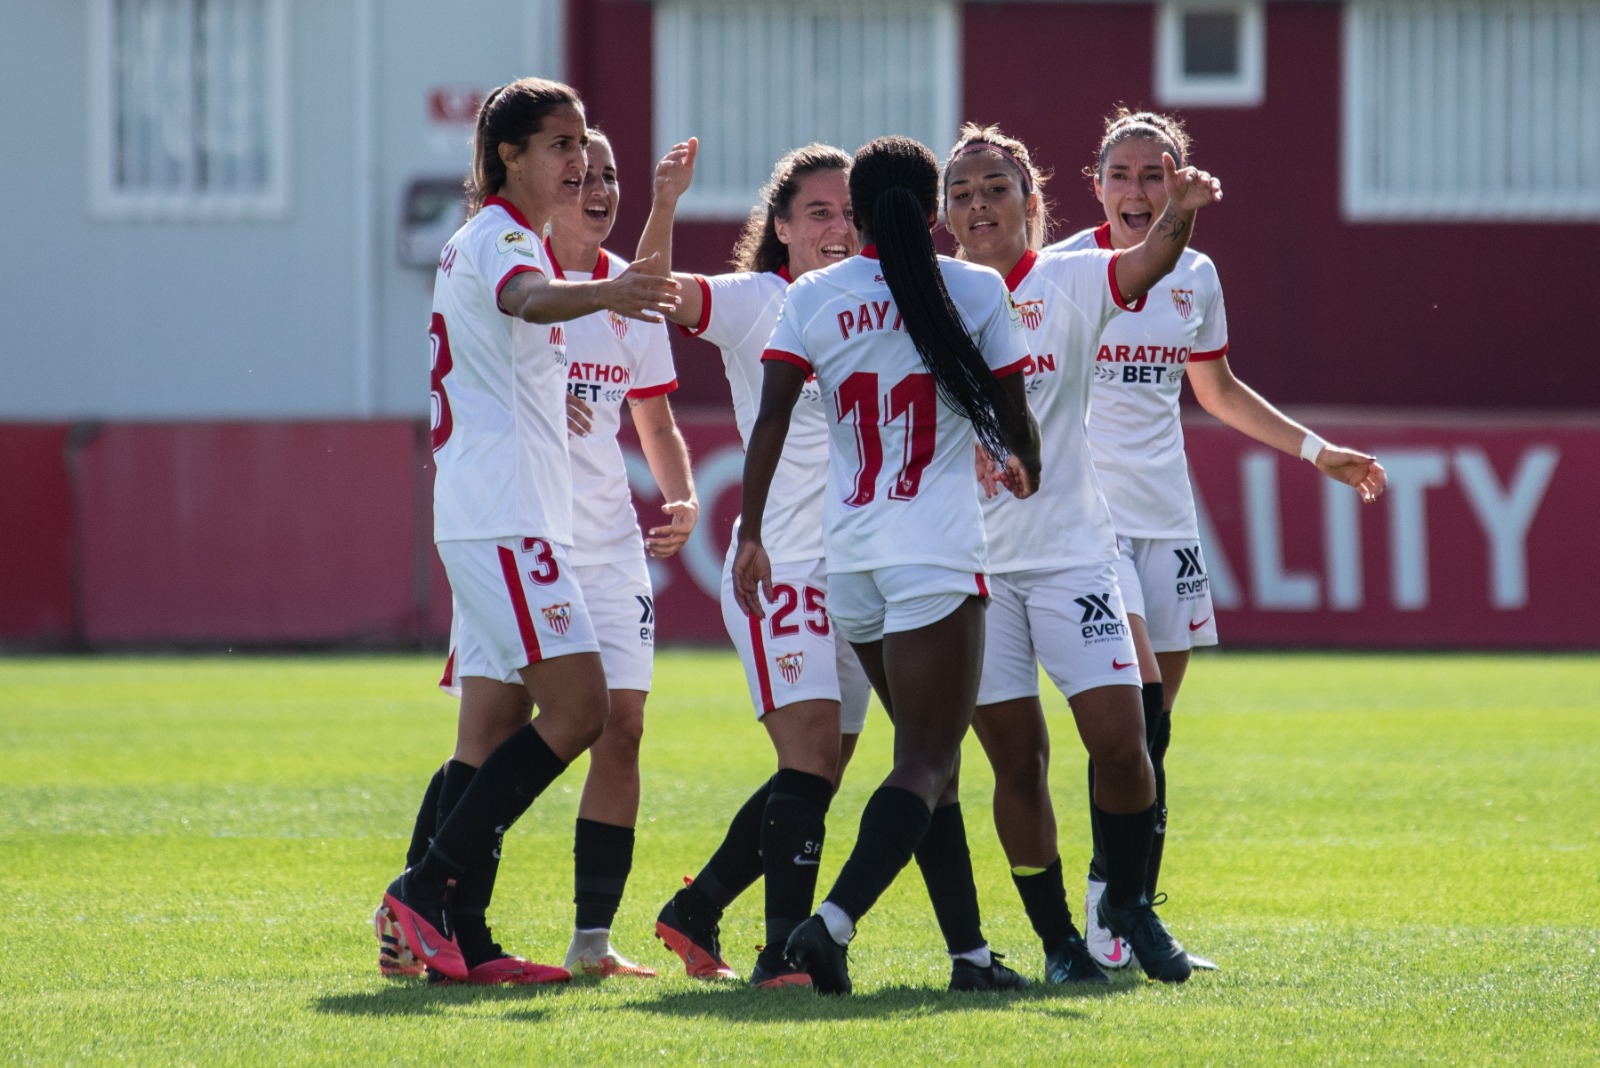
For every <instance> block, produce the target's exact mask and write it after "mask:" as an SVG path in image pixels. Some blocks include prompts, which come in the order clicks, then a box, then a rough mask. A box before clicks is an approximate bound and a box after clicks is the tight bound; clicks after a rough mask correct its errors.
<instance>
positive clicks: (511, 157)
mask: <svg viewBox="0 0 1600 1068" xmlns="http://www.w3.org/2000/svg"><path fill="white" fill-rule="evenodd" d="M585 129H586V127H585V126H584V121H583V112H582V111H580V110H579V109H577V108H575V107H573V106H572V105H570V104H563V105H562V106H561V107H558V108H556V109H555V110H554V111H552V112H550V113H549V114H548V115H546V116H545V117H544V123H543V124H542V125H541V126H540V127H539V129H538V131H537V132H536V133H533V134H531V135H530V136H529V137H528V141H527V143H526V144H524V145H523V146H522V147H521V148H515V147H513V146H511V145H509V144H506V143H504V142H502V143H501V145H500V158H501V159H502V160H504V161H505V165H506V187H505V189H504V190H502V193H503V194H504V195H505V196H506V197H507V199H509V200H510V201H511V202H512V203H513V204H515V205H517V207H518V208H520V209H521V210H522V213H523V214H524V215H526V216H527V218H528V220H529V221H530V222H531V223H533V224H534V225H535V226H542V225H543V223H544V221H545V220H548V219H549V218H550V216H551V215H553V214H555V213H556V211H557V210H559V209H560V208H562V207H564V206H566V205H568V204H572V203H575V202H576V201H577V200H578V198H579V196H580V194H581V193H582V192H583V176H584V172H585V170H586V169H587V160H586V157H585V149H586V148H587V146H588V144H589V138H588V135H587V134H586V133H584V130H585Z"/></svg>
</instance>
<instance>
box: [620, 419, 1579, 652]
mask: <svg viewBox="0 0 1600 1068" xmlns="http://www.w3.org/2000/svg"><path fill="white" fill-rule="evenodd" d="M1307 420H1308V421H1309V422H1310V423H1311V424H1312V425H1314V426H1316V427H1317V429H1318V431H1319V432H1320V433H1321V434H1322V435H1323V436H1324V437H1327V438H1328V439H1330V440H1333V441H1338V442H1341V443H1343V444H1348V445H1350V446H1352V447H1354V448H1361V449H1366V450H1368V451H1371V452H1374V453H1375V454H1376V455H1377V456H1378V457H1379V458H1380V460H1381V461H1382V462H1383V463H1384V464H1385V465H1386V467H1387V470H1388V473H1389V490H1388V492H1387V493H1386V494H1385V495H1384V497H1383V498H1382V499H1381V500H1379V501H1378V502H1377V503H1376V504H1373V505H1370V506H1363V505H1361V504H1360V502H1359V501H1358V499H1357V498H1356V495H1355V493H1354V492H1353V491H1352V490H1350V489H1349V488H1348V487H1345V486H1342V485H1339V484H1337V483H1334V482H1332V481H1331V480H1329V479H1326V478H1323V477H1321V476H1320V475H1318V474H1317V472H1316V471H1315V470H1313V469H1312V468H1311V466H1310V465H1309V464H1306V463H1304V462H1303V461H1300V460H1297V459H1293V458H1290V457H1287V456H1284V455H1282V454H1281V453H1278V452H1275V451H1274V450H1271V449H1268V448H1266V447H1265V446H1262V445H1259V444H1257V443H1256V442H1254V441H1252V440H1251V439H1249V438H1246V437H1245V436H1243V435H1241V434H1238V433H1235V432H1234V431H1232V430H1229V429H1227V428H1226V427H1223V426H1220V425H1219V424H1216V423H1215V422H1212V421H1210V420H1205V421H1196V422H1194V423H1192V424H1191V425H1189V426H1188V428H1187V431H1186V433H1187V438H1188V446H1189V457H1190V466H1191V473H1192V478H1193V482H1194V486H1195V491H1196V495H1197V497H1198V498H1199V503H1200V507H1201V513H1202V518H1201V523H1202V539H1201V540H1202V543H1203V545H1204V555H1205V558H1206V562H1207V567H1208V571H1209V577H1210V582H1211V585H1212V595H1213V599H1214V602H1215V604H1216V607H1217V610H1218V620H1219V624H1220V630H1221V633H1222V639H1223V642H1224V643H1228V644H1236V645H1241V646H1342V647H1355V648H1402V647H1406V648H1411V647H1439V648H1444V647H1458V648H1532V649H1596V648H1600V618H1597V614H1596V612H1595V611H1594V598H1593V592H1594V590H1595V589H1596V584H1595V583H1594V581H1593V580H1592V579H1591V578H1589V577H1588V575H1587V572H1586V571H1585V569H1584V565H1582V564H1581V563H1578V564H1577V565H1576V570H1574V564H1575V560H1576V555H1577V554H1575V553H1574V552H1573V551H1572V546H1575V545H1582V544H1584V542H1585V535H1586V534H1587V533H1588V532H1589V530H1590V529H1591V528H1592V527H1593V526H1594V525H1595V520H1596V519H1600V421H1583V420H1571V419H1569V420H1563V421H1560V422H1551V421H1549V420H1534V419H1528V420H1513V419H1484V418H1477V417H1471V416H1467V417H1460V418H1441V417H1436V416H1435V417H1428V416H1397V417H1393V418H1384V419H1372V420H1357V419H1352V418H1351V417H1350V416H1348V415H1346V416H1344V418H1343V419H1342V420H1341V419H1339V418H1336V417H1335V418H1329V417H1321V418H1319V417H1317V416H1315V415H1308V416H1307ZM682 425H683V432H684V437H685V439H686V440H687V441H688V442H689V447H690V450H691V453H692V454H693V457H694V465H695V471H696V477H697V479H698V482H699V491H700V495H701V502H702V507H703V509H704V513H703V516H702V519H701V526H700V529H699V530H697V531H696V533H695V536H694V538H693V539H691V541H690V543H689V545H688V546H687V547H686V548H685V550H684V552H683V554H682V555H681V556H680V557H679V558H677V559H675V560H672V561H669V562H667V563H665V564H653V565H652V568H653V569H654V574H655V578H656V582H657V589H656V616H657V620H658V627H659V631H658V634H659V637H660V640H662V641H664V642H670V641H676V640H693V641H708V640H709V641H723V640H725V635H724V632H723V628H722V619H721V612H720V609H719V607H718V601H717V591H718V588H719V582H720V580H721V568H722V562H723V554H724V552H725V550H726V548H727V541H728V536H729V531H730V528H731V525H732V521H733V517H734V516H735V515H736V514H737V512H738V507H739V503H738V494H739V476H740V470H741V465H742V456H741V454H740V451H739V442H738V436H737V434H736V433H735V431H734V428H733V427H732V425H731V424H729V423H727V422H725V421H723V420H720V419H712V420H697V419H684V420H682ZM628 455H629V468H630V475H631V477H632V478H633V480H634V485H635V492H636V494H638V499H637V501H636V503H637V505H638V508H639V514H640V516H641V519H642V521H644V522H646V523H647V524H648V523H649V522H650V519H649V516H650V515H651V513H652V512H653V511H654V510H655V509H658V508H659V507H660V499H659V497H658V496H657V495H656V494H655V492H654V487H653V484H652V483H651V481H650V476H649V470H648V468H647V467H646V465H645V464H644V462H643V459H642V458H641V457H640V456H639V455H638V453H637V451H636V450H634V448H633V447H632V445H631V443H630V447H629V449H628ZM1045 477H1047V478H1048V477H1049V474H1048V472H1047V473H1046V476H1045Z"/></svg>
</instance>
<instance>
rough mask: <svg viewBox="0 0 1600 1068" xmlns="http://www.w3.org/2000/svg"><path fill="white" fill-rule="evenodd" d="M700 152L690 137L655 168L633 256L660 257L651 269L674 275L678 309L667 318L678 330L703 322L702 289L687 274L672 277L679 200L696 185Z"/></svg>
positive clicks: (696, 140) (695, 142)
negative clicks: (674, 226)
mask: <svg viewBox="0 0 1600 1068" xmlns="http://www.w3.org/2000/svg"><path fill="white" fill-rule="evenodd" d="M699 152H700V139H699V138H697V137H691V138H689V140H687V141H681V142H679V143H678V144H675V145H673V146H672V150H671V151H670V152H668V153H667V154H666V155H665V156H663V157H661V162H660V163H657V164H656V177H655V183H654V185H653V186H652V189H651V200H650V217H649V218H648V219H646V220H645V223H644V231H643V232H642V233H641V234H640V235H639V247H638V249H637V250H636V251H635V252H634V255H635V256H637V257H638V258H639V259H641V260H647V259H649V258H650V257H652V256H655V257H657V258H656V259H655V260H654V261H653V265H652V267H651V269H652V270H654V271H655V272H656V273H657V274H664V275H665V274H671V275H672V277H673V278H676V279H677V280H678V282H679V283H680V285H681V289H680V291H679V296H680V297H681V298H682V299H681V300H680V302H679V304H678V306H677V307H676V308H675V309H673V310H672V311H670V312H668V313H667V318H668V319H669V320H671V321H672V322H674V323H677V324H678V325H679V326H696V325H698V324H699V322H700V313H701V310H702V307H701V304H702V298H701V296H700V287H699V286H698V285H695V283H694V279H692V278H691V277H690V276H689V275H686V274H673V273H672V224H673V222H674V221H675V220H676V218H677V211H678V198H680V197H682V196H683V194H684V193H686V192H688V191H689V186H690V185H691V184H692V183H693V182H694V161H695V157H696V156H697V155H699Z"/></svg>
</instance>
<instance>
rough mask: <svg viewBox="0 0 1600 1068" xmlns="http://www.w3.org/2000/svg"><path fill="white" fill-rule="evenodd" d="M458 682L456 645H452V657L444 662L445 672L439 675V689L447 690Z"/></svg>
mask: <svg viewBox="0 0 1600 1068" xmlns="http://www.w3.org/2000/svg"><path fill="white" fill-rule="evenodd" d="M455 684H456V647H455V646H453V645H452V646H451V647H450V658H449V659H448V660H446V661H445V662H444V674H443V675H440V676H439V689H441V690H447V689H450V688H452V687H454V686H455Z"/></svg>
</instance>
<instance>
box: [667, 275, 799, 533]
mask: <svg viewBox="0 0 1600 1068" xmlns="http://www.w3.org/2000/svg"><path fill="white" fill-rule="evenodd" d="M694 280H695V282H696V283H698V284H699V286H700V300H701V310H700V321H699V322H698V323H696V324H695V325H694V326H693V327H680V329H681V330H682V331H683V332H684V333H685V334H688V335H689V336H690V337H703V338H705V339H706V340H707V341H709V342H711V343H712V344H713V345H715V346H717V348H719V349H721V350H722V366H723V369H724V370H725V371H726V372H727V375H728V388H729V389H730V390H731V391H732V393H733V415H734V419H735V420H736V421H737V422H738V424H739V440H740V441H742V442H744V444H745V446H746V447H747V448H748V447H749V444H750V428H751V427H753V426H754V425H755V422H756V412H757V411H758V410H759V409H760V407H761V379H762V377H763V373H764V372H763V371H762V369H761V353H762V350H763V349H765V348H766V345H767V339H768V338H769V337H771V336H772V327H773V324H774V323H776V322H777V320H778V311H779V309H781V308H782V307H783V298H784V294H785V293H786V292H787V291H788V289H789V283H790V278H789V272H788V270H787V269H782V270H779V271H776V272H761V273H740V274H721V275H714V276H712V277H710V278H703V277H701V276H700V275H695V276H694ZM827 470H828V418H827V414H826V413H825V411H824V409H823V406H822V392H821V390H819V389H818V388H817V384H816V383H815V382H807V383H806V385H805V388H804V389H803V390H801V393H800V400H799V402H798V403H796V404H795V407H794V418H793V419H792V420H790V422H789V436H788V438H786V439H785V440H784V443H783V454H782V455H781V456H780V457H779V459H778V470H777V472H776V473H775V474H774V475H773V477H772V490H771V492H770V493H769V494H768V496H767V510H766V514H765V516H764V518H763V521H762V530H761V534H762V540H763V544H764V546H765V548H766V550H767V557H768V558H769V559H770V560H771V561H772V562H773V563H775V564H782V563H794V562H796V561H801V560H816V559H818V558H819V557H821V556H822V490H823V486H824V484H825V482H826V479H827ZM735 529H737V527H736V528H735Z"/></svg>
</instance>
